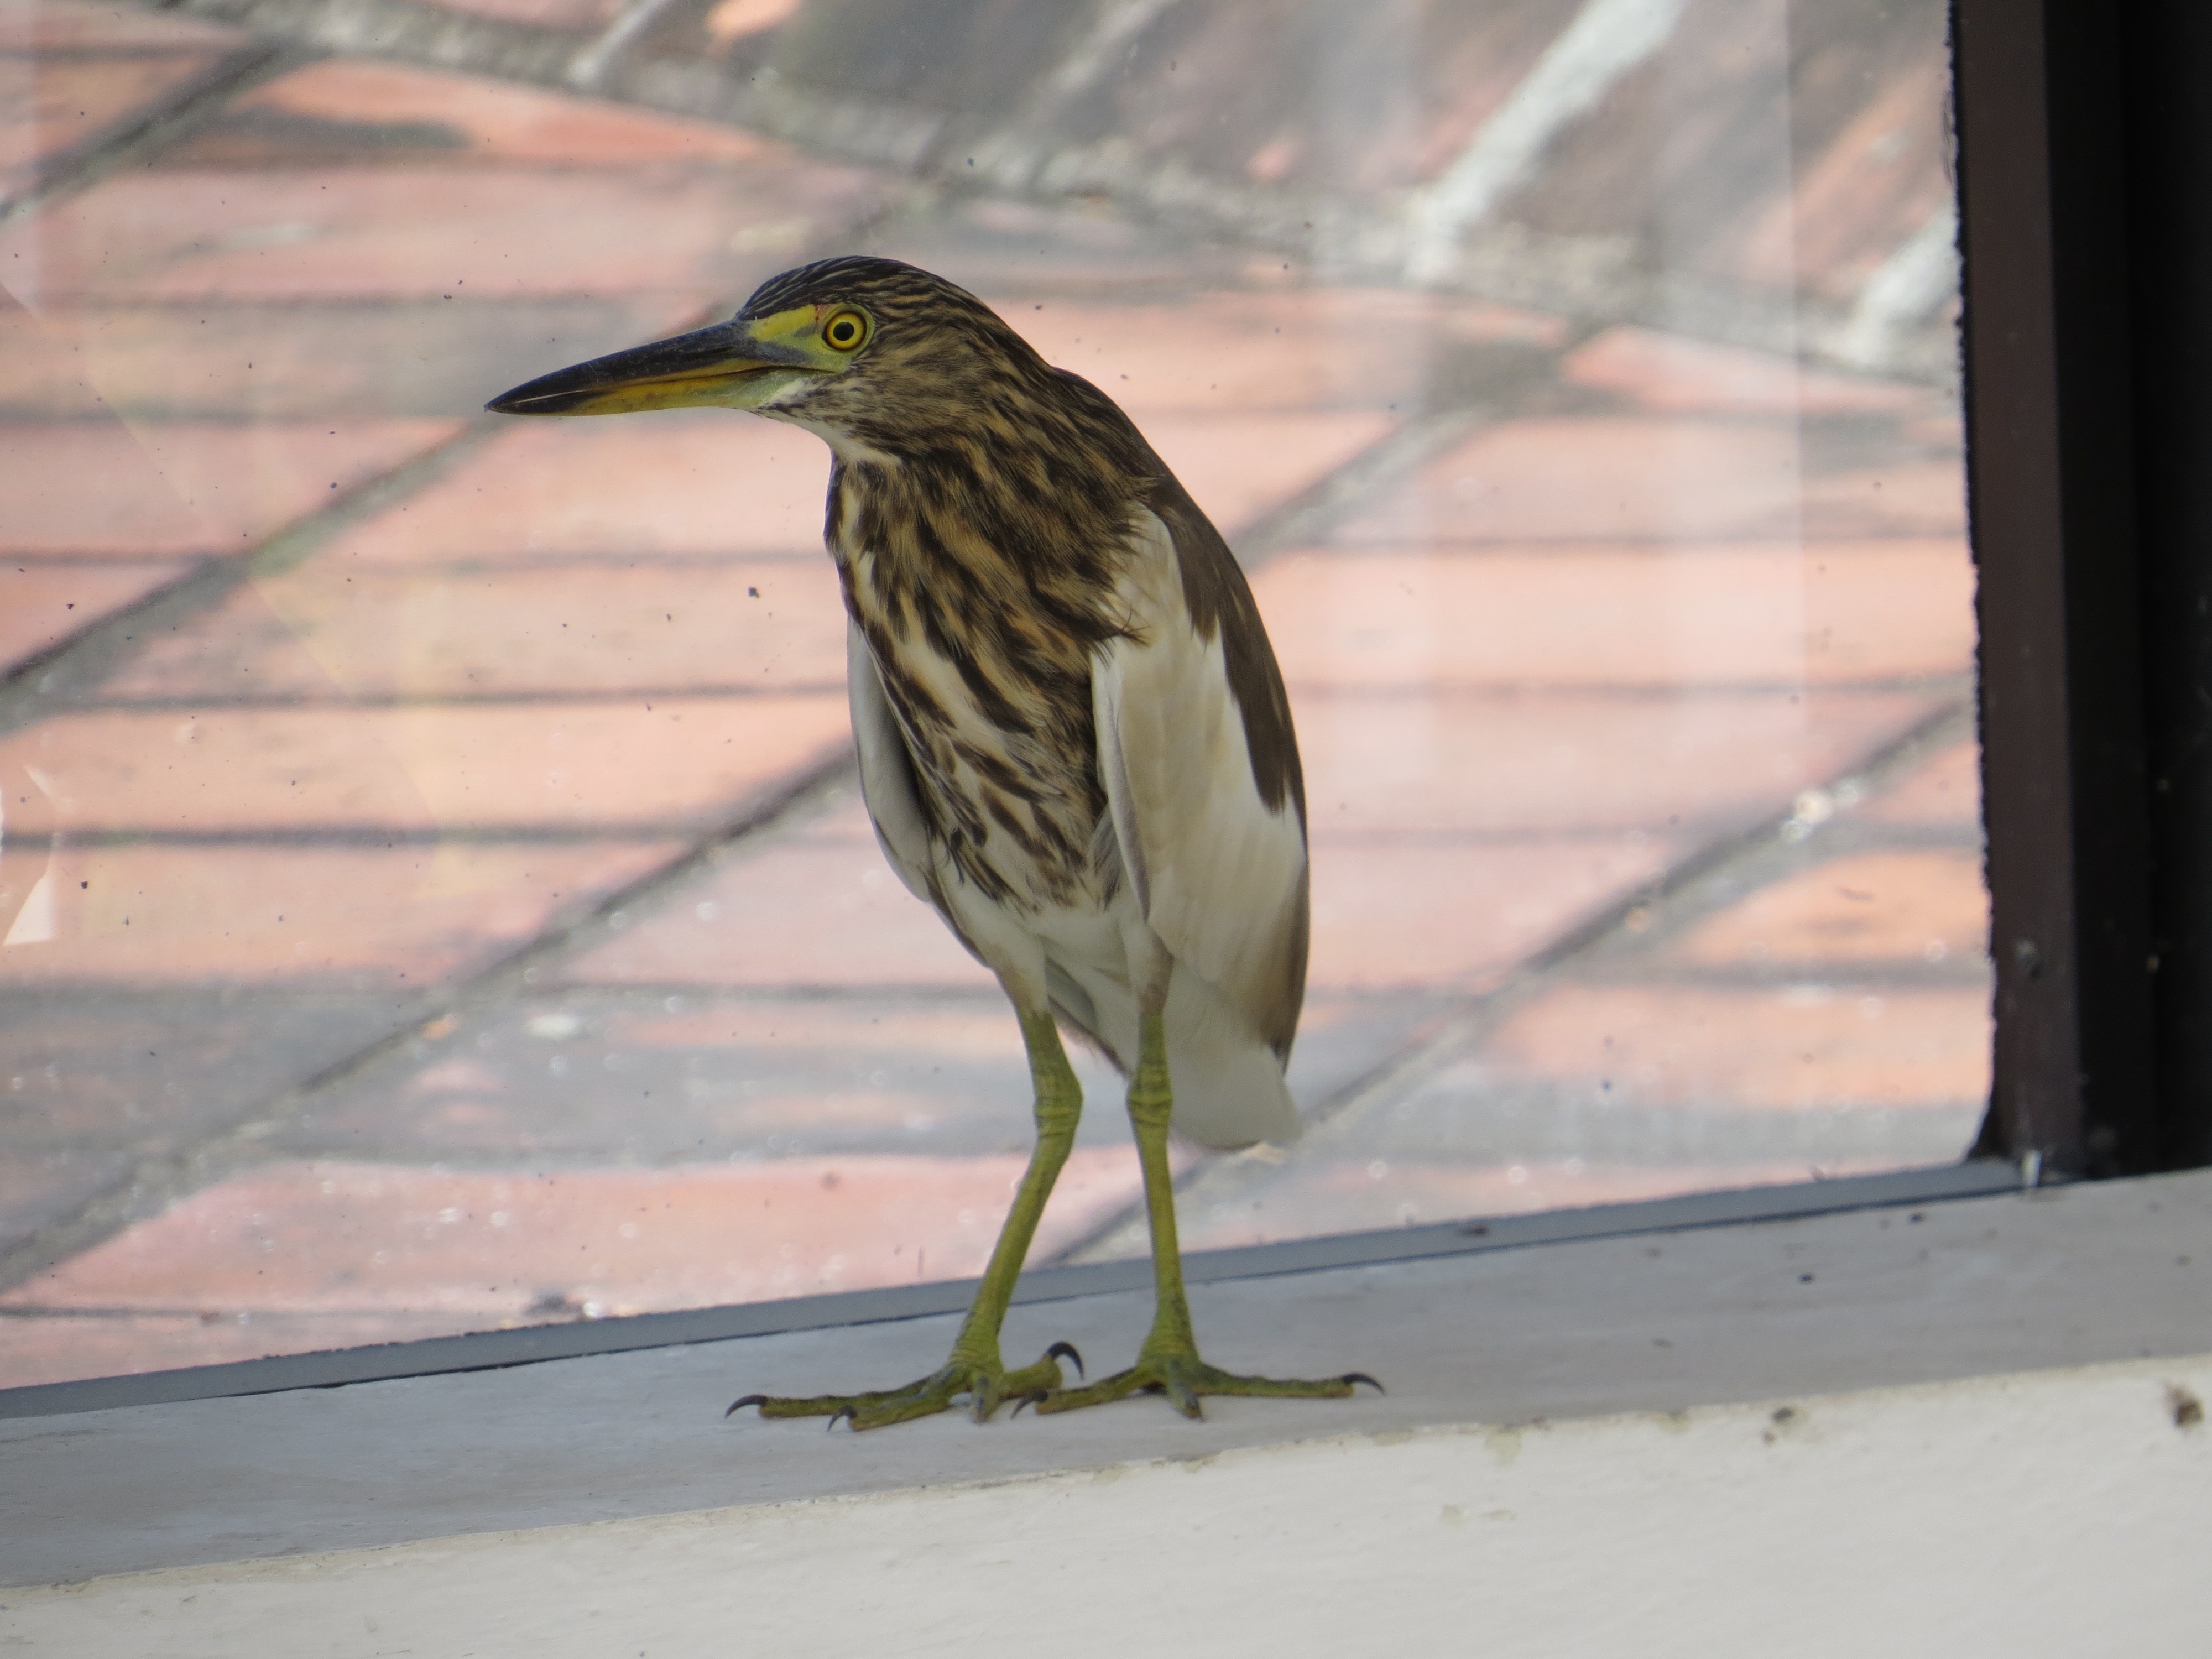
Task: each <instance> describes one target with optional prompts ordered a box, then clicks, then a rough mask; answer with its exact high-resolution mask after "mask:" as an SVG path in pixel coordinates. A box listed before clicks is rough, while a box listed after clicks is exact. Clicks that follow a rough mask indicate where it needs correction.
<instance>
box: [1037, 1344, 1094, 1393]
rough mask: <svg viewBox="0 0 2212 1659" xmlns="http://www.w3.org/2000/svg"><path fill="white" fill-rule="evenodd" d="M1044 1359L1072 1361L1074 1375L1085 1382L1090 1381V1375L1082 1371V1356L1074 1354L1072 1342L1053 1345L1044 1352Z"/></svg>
mask: <svg viewBox="0 0 2212 1659" xmlns="http://www.w3.org/2000/svg"><path fill="white" fill-rule="evenodd" d="M1044 1357H1045V1358H1047V1359H1073V1361H1074V1362H1075V1374H1076V1375H1077V1376H1079V1377H1081V1378H1083V1379H1084V1381H1085V1382H1086V1383H1087V1382H1089V1381H1090V1380H1091V1373H1090V1372H1088V1371H1086V1370H1084V1369H1083V1356H1082V1355H1081V1354H1079V1353H1078V1352H1076V1351H1075V1344H1073V1342H1055V1343H1054V1344H1053V1345H1052V1346H1050V1347H1049V1348H1047V1349H1046V1350H1045V1351H1044Z"/></svg>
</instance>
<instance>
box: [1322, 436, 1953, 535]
mask: <svg viewBox="0 0 2212 1659" xmlns="http://www.w3.org/2000/svg"><path fill="white" fill-rule="evenodd" d="M1800 485H1801V480H1800V477H1799V460H1798V449H1797V437H1796V430H1795V428H1794V426H1793V425H1792V424H1791V423H1790V422H1786V421H1783V420H1779V419H1773V420H1743V419H1740V420H1717V419H1692V418H1688V417H1683V416H1674V417H1657V416H1586V417H1581V418H1566V417H1546V418H1540V419H1529V420H1518V421H1509V422H1504V423H1503V424H1501V425H1498V426H1494V427H1491V428H1486V430H1484V431H1481V432H1479V433H1477V434H1476V435H1474V437H1472V438H1470V439H1468V441H1466V442H1465V443H1463V444H1462V445H1460V446H1459V447H1457V448H1455V449H1453V450H1451V451H1449V453H1446V454H1444V455H1443V456H1440V457H1438V458H1437V459H1436V460H1433V461H1431V462H1430V463H1429V464H1428V465H1425V466H1424V467H1422V468H1421V469H1420V470H1419V471H1417V472H1416V473H1415V474H1414V475H1413V477H1411V478H1409V479H1407V481H1406V482H1405V483H1403V484H1401V485H1399V486H1397V487H1395V488H1394V489H1391V490H1390V491H1389V492H1388V493H1387V494H1386V495H1385V496H1384V498H1383V500H1381V501H1378V502H1377V503H1376V505H1375V506H1374V507H1370V509H1369V510H1368V511H1366V512H1365V513H1362V514H1361V515H1359V517H1358V519H1357V520H1354V521H1353V522H1352V523H1351V524H1349V525H1348V526H1346V528H1345V529H1344V530H1342V531H1341V532H1339V534H1338V536H1337V538H1336V539H1338V540H1340V541H1342V542H1345V543H1347V544H1358V543H1371V542H1378V541H1380V542H1424V541H1432V542H1439V543H1447V544H1449V543H1464V542H1514V541H1528V540H1578V541H1607V540H1615V539H1620V538H1646V537H1650V538H1674V539H1682V540H1697V539H1700V538H1714V537H1723V536H1753V537H1770V538H1771V537H1775V536H1778V535H1788V534H1791V533H1793V532H1795V530H1796V517H1797V507H1798V499H1799V491H1800ZM1845 493H1846V494H1849V491H1848V490H1847V491H1846V492H1845ZM1837 533H1844V532H1840V531H1839V532H1837ZM1869 533H1872V532H1869ZM1929 533H1941V527H1939V528H1938V530H1937V531H1936V532H1929Z"/></svg>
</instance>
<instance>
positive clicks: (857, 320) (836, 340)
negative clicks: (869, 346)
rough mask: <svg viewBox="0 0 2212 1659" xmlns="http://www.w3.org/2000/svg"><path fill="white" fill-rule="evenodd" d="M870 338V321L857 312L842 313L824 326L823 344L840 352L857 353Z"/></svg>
mask: <svg viewBox="0 0 2212 1659" xmlns="http://www.w3.org/2000/svg"><path fill="white" fill-rule="evenodd" d="M867 337H868V319H866V318H865V317H863V316H862V315H860V313H859V312H857V311H841V312H839V313H837V314H836V316H834V317H832V318H831V319H829V321H828V322H826V323H824V324H823V325H822V339H823V343H824V344H826V345H829V346H830V347H831V348H833V349H836V350H838V351H857V350H859V349H860V343H861V342H862V341H863V340H866V338H867Z"/></svg>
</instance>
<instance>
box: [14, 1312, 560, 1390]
mask: <svg viewBox="0 0 2212 1659" xmlns="http://www.w3.org/2000/svg"><path fill="white" fill-rule="evenodd" d="M516 1323H520V1321H517V1322H516ZM483 1324H484V1322H483V1320H482V1319H481V1318H477V1317H474V1316H470V1315H467V1314H459V1313H416V1312H413V1311H411V1310H403V1311H398V1312H392V1313H366V1314H260V1315H255V1314H252V1313H246V1314H223V1313H216V1312H213V1311H210V1312H209V1313H207V1314H204V1315H201V1314H114V1315H107V1316H93V1317H88V1316H86V1314H85V1313H84V1312H83V1311H82V1310H76V1309H71V1310H69V1311H68V1312H66V1313H61V1314H52V1315H49V1316H46V1317H43V1318H41V1317H40V1316H36V1315H25V1314H17V1315H15V1316H12V1317H10V1318H9V1321H8V1346H6V1347H5V1348H0V1389H21V1388H28V1387H30V1386H31V1385H32V1384H33V1383H72V1382H76V1381H77V1380H78V1379H80V1378H82V1377H88V1376H125V1375H128V1374H130V1373H131V1372H134V1371H158V1370H170V1369H171V1368H173V1367H176V1366H183V1365H221V1364H228V1362H230V1361H232V1360H236V1359H261V1358H267V1357H268V1356H269V1355H270V1354H280V1353H313V1352H319V1351H320V1350H323V1349H325V1348H352V1347H361V1346H367V1345H368V1344H370V1343H374V1342H415V1341H419V1340H422V1338H424V1337H430V1336H459V1335H460V1334H463V1333H464V1332H466V1331H472V1330H481V1329H482V1328H483Z"/></svg>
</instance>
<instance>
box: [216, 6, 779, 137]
mask: <svg viewBox="0 0 2212 1659" xmlns="http://www.w3.org/2000/svg"><path fill="white" fill-rule="evenodd" d="M520 4H521V5H522V6H523V7H525V8H536V9H555V10H558V11H560V12H562V14H564V15H569V16H572V17H573V18H574V19H575V20H576V21H578V22H581V23H586V24H588V23H590V22H591V21H592V20H599V21H601V22H602V23H603V22H604V21H611V20H612V18H613V16H614V15H615V14H616V13H617V11H619V10H620V9H621V8H620V5H619V0H520ZM470 9H484V8H470ZM556 27H568V24H560V25H556ZM231 110H232V112H234V113H236V112H256V111H264V110H266V111H276V112H283V113H284V114H287V115H296V116H306V117H308V118H313V119H317V120H322V121H331V122H362V123H369V124H376V125H400V124H423V123H429V124H433V125H437V126H441V127H445V128H448V129H450V130H451V131H453V133H454V134H455V135H456V137H459V138H460V139H461V140H462V142H461V143H459V145H457V146H456V147H455V148H453V149H450V150H447V151H445V152H442V153H441V152H439V151H436V150H432V149H410V150H408V151H407V152H406V155H407V160H408V161H409V163H410V165H413V166H423V165H435V164H438V163H440V162H441V161H449V160H450V161H453V162H458V163H462V164H468V163H479V162H483V161H513V162H526V163H532V164H537V165H541V166H542V165H546V164H551V165H556V166H562V167H610V168H611V167H637V166H640V165H641V164H658V163H666V162H671V161H692V162H699V163H702V164H706V163H727V162H732V161H753V162H763V161H770V162H777V163H781V164H786V165H795V166H801V167H804V166H805V165H807V164H806V163H805V162H803V161H800V160H799V156H798V155H796V153H795V152H793V150H791V149H789V148H788V147H787V146H786V145H783V144H780V143H776V142H775V140H773V139H769V138H762V137H755V136H754V135H752V134H750V133H747V132H741V131H738V129H736V128H734V127H729V126H725V125H722V124H721V123H720V122H715V121H691V120H684V119H683V118H678V117H676V116H671V115H659V114H654V113H653V112H650V111H647V110H641V109H632V108H628V107H625V106H623V105H621V104H616V103H610V102H607V101H605V100H601V99H597V98H575V97H567V96H564V95H562V94H559V93H556V92H547V91H544V90H542V89H540V88H534V87H525V86H517V85H514V84H513V83H511V82H500V81H491V80H487V79H485V78H484V77H483V76H475V75H457V74H451V73H447V72H446V71H443V70H433V69H421V68H416V67H415V66H413V65H409V64H388V63H377V62H374V61H369V60H364V59H361V58H327V59H325V60H324V61H323V62H321V63H319V64H308V65H307V67H306V68H304V69H300V70H294V71H293V72H292V73H291V74H289V75H287V76H283V78H281V79H279V80H276V81H273V82H270V83H269V84H268V85H267V86H264V87H261V88H257V89H255V90H254V91H252V92H250V93H248V94H246V96H245V97H243V98H240V99H239V100H236V101H235V102H234V103H233V104H232V106H231ZM296 164H297V163H296V160H295V165H296Z"/></svg>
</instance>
